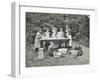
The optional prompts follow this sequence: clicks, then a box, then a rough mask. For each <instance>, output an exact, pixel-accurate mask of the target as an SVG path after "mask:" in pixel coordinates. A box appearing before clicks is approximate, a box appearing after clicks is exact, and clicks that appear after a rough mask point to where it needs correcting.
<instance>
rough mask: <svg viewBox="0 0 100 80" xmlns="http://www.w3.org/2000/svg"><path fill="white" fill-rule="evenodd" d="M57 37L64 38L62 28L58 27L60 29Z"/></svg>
mask: <svg viewBox="0 0 100 80" xmlns="http://www.w3.org/2000/svg"><path fill="white" fill-rule="evenodd" d="M57 38H64V33H63V29H62V28H60V31H59V32H58V33H57Z"/></svg>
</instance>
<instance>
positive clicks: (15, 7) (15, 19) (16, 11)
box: [11, 2, 96, 77]
mask: <svg viewBox="0 0 100 80" xmlns="http://www.w3.org/2000/svg"><path fill="white" fill-rule="evenodd" d="M24 6H25V7H36V8H47V9H51V8H53V9H69V10H70V9H72V10H73V9H75V10H80V11H87V10H89V11H93V14H94V16H93V20H92V21H93V24H92V29H91V28H90V34H91V30H92V32H95V30H93V29H94V26H95V11H96V9H95V8H81V7H79V8H73V7H71V6H70V7H66V8H65V7H47V6H32V4H23V3H15V2H14V3H12V48H15V49H13V50H12V55H11V57H12V62H11V63H12V65H11V66H12V68H11V69H12V70H11V72H12V76H14V77H22V76H34V75H35V74H34V71H33V72H32V73H27V72H28V71H26V74H24V73H25V72H24V71H22V68H21V67H22V64H21V55H22V54H21V45H20V44H21V41H20V38H21V25H20V24H21V22H20V21H21V20H20V18H21V15H20V12H21V7H24ZM90 27H91V24H90ZM94 36H95V34H94V35H93V36H92V37H94ZM90 41H91V35H90ZM92 42H93V41H92ZM90 46H91V44H90ZM92 46H93V45H92ZM92 49H93V48H92ZM92 52H94V51H92ZM90 53H91V51H90ZM94 58H95V57H94ZM94 58H93V59H94ZM93 61H95V62H96V60H93ZM91 65H92V66H91ZM71 66H72V67H76V69H77V68H79V67H81V68H85V72H91V71H93V72H94V71H95V70H96V67H95V64H94V63H93V64H90V65H71ZM71 66H70V65H66V67H67V68H68V69H69V68H70V67H71ZM56 67H58V68H59V69H58V71H56V73H60V72H62V71H61V70H64V69H62V68H64V67H65V66H55V67H51V66H50V67H47V66H46V67H33V68H34V69H36V70H37V71H36V72H40V73H37V74H36V75H42V74H41V73H42V72H41V71H43V70H44V69H46V71H44V72H43V73H44V74H43V75H46V73H45V72H47V73H48V74H55V72H53V73H52V71H53V70H55V68H56ZM87 68H91V69H87ZM74 72H75V73H76V72H77V71H71V72H70V71H67V72H63V73H74ZM78 72H79V73H80V72H83V71H82V70H80V71H78ZM83 73H84V72H83Z"/></svg>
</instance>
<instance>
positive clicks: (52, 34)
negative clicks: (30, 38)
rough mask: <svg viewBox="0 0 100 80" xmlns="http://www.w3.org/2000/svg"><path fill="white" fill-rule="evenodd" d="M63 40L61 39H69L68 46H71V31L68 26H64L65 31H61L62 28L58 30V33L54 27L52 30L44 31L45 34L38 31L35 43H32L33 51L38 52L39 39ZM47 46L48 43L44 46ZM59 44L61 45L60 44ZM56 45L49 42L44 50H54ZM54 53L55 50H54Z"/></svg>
mask: <svg viewBox="0 0 100 80" xmlns="http://www.w3.org/2000/svg"><path fill="white" fill-rule="evenodd" d="M50 38H52V39H55V38H56V39H63V38H68V39H70V41H69V46H72V36H71V29H70V28H69V26H68V25H66V27H65V30H63V28H59V31H58V29H57V28H56V27H52V29H51V30H50V29H49V28H47V29H46V31H45V32H43V31H42V30H39V31H38V32H37V33H36V37H35V43H34V47H35V51H36V52H38V51H39V48H40V39H50ZM46 44H47V45H48V43H45V45H46ZM60 44H61V43H60ZM57 45H58V43H57V44H56V43H54V42H49V45H48V47H46V46H45V47H46V49H47V50H48V51H50V50H52V49H53V50H54V49H56V48H57ZM55 51H56V50H55Z"/></svg>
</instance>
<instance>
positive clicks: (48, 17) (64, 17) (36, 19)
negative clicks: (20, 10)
mask: <svg viewBox="0 0 100 80" xmlns="http://www.w3.org/2000/svg"><path fill="white" fill-rule="evenodd" d="M89 17H90V16H89V15H81V14H80V15H77V14H54V13H53V14H52V13H31V12H26V43H27V44H34V38H35V35H36V32H37V31H38V30H39V29H40V28H41V26H43V29H45V28H46V27H48V28H51V27H52V26H55V27H57V28H60V27H62V28H63V30H64V29H65V26H66V24H68V25H69V27H70V29H71V34H72V38H73V41H76V42H78V43H80V44H82V45H84V46H86V47H89V37H90V36H89V28H90V27H89Z"/></svg>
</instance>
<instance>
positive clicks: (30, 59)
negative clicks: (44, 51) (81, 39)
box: [26, 42, 90, 67]
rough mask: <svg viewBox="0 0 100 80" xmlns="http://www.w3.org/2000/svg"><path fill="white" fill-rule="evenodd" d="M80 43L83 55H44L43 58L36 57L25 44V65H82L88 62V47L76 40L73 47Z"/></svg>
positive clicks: (31, 49)
mask: <svg viewBox="0 0 100 80" xmlns="http://www.w3.org/2000/svg"><path fill="white" fill-rule="evenodd" d="M75 45H80V46H81V47H82V50H83V55H82V56H79V57H77V58H74V55H69V54H66V56H65V57H64V58H63V57H60V58H58V59H56V58H54V57H50V56H45V58H43V59H38V58H37V57H38V55H37V54H36V53H35V51H34V49H33V48H32V47H30V46H28V45H27V46H26V67H39V66H60V65H83V64H89V62H90V61H89V59H90V58H89V48H88V47H85V46H83V45H81V44H79V43H77V42H73V45H72V46H73V47H74V46H75Z"/></svg>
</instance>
